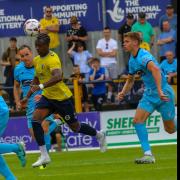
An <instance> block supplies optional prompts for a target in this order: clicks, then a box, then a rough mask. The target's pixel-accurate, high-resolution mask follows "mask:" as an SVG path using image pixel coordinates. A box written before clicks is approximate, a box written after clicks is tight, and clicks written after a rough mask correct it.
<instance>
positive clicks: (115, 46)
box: [113, 40, 118, 50]
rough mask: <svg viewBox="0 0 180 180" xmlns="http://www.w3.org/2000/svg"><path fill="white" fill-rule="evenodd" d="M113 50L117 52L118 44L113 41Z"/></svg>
mask: <svg viewBox="0 0 180 180" xmlns="http://www.w3.org/2000/svg"><path fill="white" fill-rule="evenodd" d="M113 49H115V50H117V49H118V44H117V41H115V40H114V43H113Z"/></svg>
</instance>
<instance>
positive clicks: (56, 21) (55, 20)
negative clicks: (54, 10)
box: [54, 17, 59, 25]
mask: <svg viewBox="0 0 180 180" xmlns="http://www.w3.org/2000/svg"><path fill="white" fill-rule="evenodd" d="M54 22H55V23H54V24H56V25H59V19H58V18H56V17H55V18H54Z"/></svg>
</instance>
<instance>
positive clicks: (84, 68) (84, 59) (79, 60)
mask: <svg viewBox="0 0 180 180" xmlns="http://www.w3.org/2000/svg"><path fill="white" fill-rule="evenodd" d="M74 49H76V50H77V51H75V50H74ZM67 53H68V54H69V55H70V57H71V58H73V59H74V65H79V68H80V72H81V73H83V74H84V76H85V80H86V81H89V71H90V67H89V64H88V60H89V59H90V58H91V57H92V54H91V53H90V52H89V51H88V50H84V46H83V43H82V42H77V43H75V42H73V44H72V47H71V48H70V49H69V50H68V51H67Z"/></svg>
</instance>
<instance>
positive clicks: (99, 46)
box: [96, 40, 102, 49]
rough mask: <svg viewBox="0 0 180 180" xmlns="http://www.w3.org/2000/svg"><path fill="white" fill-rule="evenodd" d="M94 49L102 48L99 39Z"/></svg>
mask: <svg viewBox="0 0 180 180" xmlns="http://www.w3.org/2000/svg"><path fill="white" fill-rule="evenodd" d="M96 49H102V47H101V41H100V40H99V41H98V42H97V45H96Z"/></svg>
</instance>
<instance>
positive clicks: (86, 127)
mask: <svg viewBox="0 0 180 180" xmlns="http://www.w3.org/2000/svg"><path fill="white" fill-rule="evenodd" d="M78 132H79V133H83V134H87V135H90V136H96V129H94V128H92V127H91V126H89V125H88V124H85V123H81V124H80V129H79V131H78Z"/></svg>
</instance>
